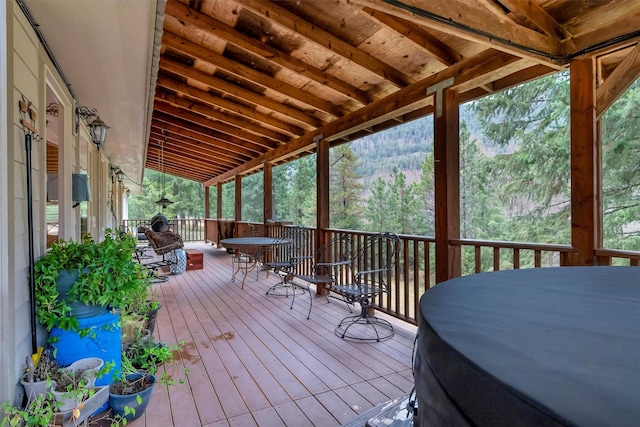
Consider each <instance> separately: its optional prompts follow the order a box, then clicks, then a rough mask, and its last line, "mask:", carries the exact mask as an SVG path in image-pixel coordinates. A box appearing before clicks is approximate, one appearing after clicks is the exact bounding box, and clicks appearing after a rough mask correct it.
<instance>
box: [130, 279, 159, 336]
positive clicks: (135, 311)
mask: <svg viewBox="0 0 640 427" xmlns="http://www.w3.org/2000/svg"><path fill="white" fill-rule="evenodd" d="M160 308H162V305H161V304H160V302H159V301H158V298H157V295H156V291H155V290H153V291H151V292H149V291H148V290H146V289H138V290H137V291H136V292H132V293H131V295H130V297H129V300H128V301H127V303H126V304H125V305H124V306H123V307H122V310H121V312H122V313H124V314H126V315H127V316H131V318H132V319H133V321H134V327H139V330H140V331H144V330H146V331H149V334H153V331H154V329H155V323H156V317H157V315H158V311H159V310H160ZM123 317H124V316H123ZM140 319H141V320H142V325H138V324H137V323H136V321H137V320H140ZM123 331H124V326H123Z"/></svg>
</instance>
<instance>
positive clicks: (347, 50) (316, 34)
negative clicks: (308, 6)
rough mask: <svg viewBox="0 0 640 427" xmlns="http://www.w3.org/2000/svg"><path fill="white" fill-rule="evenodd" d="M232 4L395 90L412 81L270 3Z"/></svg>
mask: <svg viewBox="0 0 640 427" xmlns="http://www.w3.org/2000/svg"><path fill="white" fill-rule="evenodd" d="M235 1H236V2H237V3H240V4H241V5H242V6H243V7H245V8H247V9H249V10H251V11H252V12H254V13H257V14H259V15H261V16H262V17H264V18H265V19H268V20H271V21H273V22H275V23H277V24H278V25H281V26H283V27H285V28H288V29H289V30H291V31H294V32H296V33H298V35H300V36H302V37H304V38H306V39H307V40H309V41H311V42H313V43H315V44H318V45H320V46H323V47H324V48H326V49H329V50H331V51H332V52H333V53H334V54H337V55H340V56H342V57H343V58H345V59H348V60H349V61H352V62H353V63H355V64H358V65H360V66H361V67H363V68H364V70H366V71H367V72H371V73H374V74H376V75H378V77H381V78H382V79H384V80H387V81H389V82H390V83H392V84H394V85H396V86H397V87H405V86H406V85H407V84H410V83H413V79H412V78H410V77H408V76H406V75H404V74H403V73H401V72H400V71H398V70H396V69H395V68H393V67H392V66H390V65H389V64H385V63H384V62H382V61H380V60H379V59H377V58H375V57H373V56H371V55H369V54H367V53H366V52H363V51H361V50H360V49H358V48H357V47H354V46H352V45H350V44H349V43H347V42H345V41H343V40H341V39H339V38H337V37H335V36H334V35H332V34H330V33H329V32H327V31H325V30H323V29H321V28H318V27H317V26H315V25H313V24H311V23H309V22H307V21H305V20H303V19H301V18H300V17H298V16H296V15H294V14H293V13H291V12H289V11H288V10H286V9H283V8H281V7H279V6H277V5H275V4H273V3H270V2H264V1H260V0H235Z"/></svg>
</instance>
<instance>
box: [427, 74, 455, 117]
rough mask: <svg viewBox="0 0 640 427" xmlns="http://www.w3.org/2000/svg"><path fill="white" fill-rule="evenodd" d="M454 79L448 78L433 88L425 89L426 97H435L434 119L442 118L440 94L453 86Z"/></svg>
mask: <svg viewBox="0 0 640 427" xmlns="http://www.w3.org/2000/svg"><path fill="white" fill-rule="evenodd" d="M453 82H454V78H453V77H449V78H448V79H447V80H443V81H441V82H440V83H437V84H435V85H433V86H429V87H428V88H427V95H432V94H434V93H435V95H436V117H442V92H443V91H444V90H445V89H446V88H448V87H451V86H453Z"/></svg>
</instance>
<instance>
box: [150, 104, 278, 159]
mask: <svg viewBox="0 0 640 427" xmlns="http://www.w3.org/2000/svg"><path fill="white" fill-rule="evenodd" d="M154 109H155V111H157V112H159V113H164V114H166V115H168V116H172V117H174V118H175V119H177V120H188V121H189V122H191V123H195V124H197V125H199V126H202V127H204V128H207V129H211V130H212V131H215V132H221V133H224V134H227V135H229V136H233V137H235V138H239V139H243V140H245V141H248V142H252V143H254V144H257V145H260V146H263V147H267V148H275V147H277V146H278V145H280V144H278V143H274V142H273V141H272V140H270V139H267V138H264V137H260V136H257V135H254V134H252V133H250V132H245V131H243V130H242V129H239V128H237V127H235V126H230V125H228V124H226V123H222V122H218V121H214V120H208V119H207V118H205V117H202V116H201V115H199V114H197V113H192V112H190V111H185V110H183V109H182V108H178V107H173V106H171V105H169V104H166V103H163V102H162V101H157V102H156V103H155V104H154Z"/></svg>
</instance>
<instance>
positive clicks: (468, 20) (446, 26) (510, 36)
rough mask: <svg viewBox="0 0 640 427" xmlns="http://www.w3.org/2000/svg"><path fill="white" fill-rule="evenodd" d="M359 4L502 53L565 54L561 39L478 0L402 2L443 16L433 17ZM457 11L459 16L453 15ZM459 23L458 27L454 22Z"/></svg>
mask: <svg viewBox="0 0 640 427" xmlns="http://www.w3.org/2000/svg"><path fill="white" fill-rule="evenodd" d="M353 1H354V2H355V3H358V4H361V5H363V6H368V7H371V8H373V9H377V10H381V11H383V12H385V13H388V14H390V15H393V16H398V17H400V18H403V19H406V20H408V21H412V22H415V23H416V24H418V25H422V26H425V27H427V28H433V29H434V30H438V31H442V32H444V33H447V34H451V35H454V36H456V37H460V38H462V39H464V40H468V41H472V42H474V43H480V44H482V45H486V46H491V47H492V48H494V49H497V50H500V51H502V52H506V53H510V54H512V55H517V56H520V57H523V58H529V59H533V60H534V61H536V62H539V63H544V64H547V65H553V61H552V60H551V59H549V58H548V57H547V56H546V55H542V54H537V53H534V52H532V51H526V50H522V49H521V48H519V47H518V46H526V47H528V48H530V49H533V50H534V51H539V52H544V53H550V54H552V55H561V54H562V51H561V45H560V42H559V41H558V40H557V39H554V38H552V37H549V36H547V35H544V34H540V33H538V32H536V31H533V30H531V29H529V28H526V27H523V26H520V25H517V24H515V23H514V22H513V21H511V20H500V19H498V17H496V16H495V15H494V14H493V13H492V12H491V11H489V10H487V9H483V7H482V5H481V4H478V3H477V2H469V1H467V0H448V1H446V2H425V1H423V0H403V1H402V2H401V3H403V4H404V5H406V6H408V7H409V8H414V9H415V10H416V11H420V10H423V11H425V12H427V14H431V15H433V16H439V17H440V18H442V19H430V18H428V17H425V16H421V15H419V14H417V13H412V12H411V11H410V10H407V9H404V8H399V7H395V6H392V5H390V4H389V3H387V2H385V1H384V0H353ZM452 11H455V12H456V13H455V15H452V13H451V12H452ZM454 22H455V23H456V24H459V25H458V26H454V25H453V24H452V23H454ZM470 29H474V30H482V31H484V32H487V33H489V34H491V35H493V36H494V38H493V39H491V38H490V37H488V36H486V35H482V34H478V33H477V32H474V31H471V30H470ZM497 38H499V39H503V40H508V41H509V43H501V42H499V41H497V40H496V39H497Z"/></svg>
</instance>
